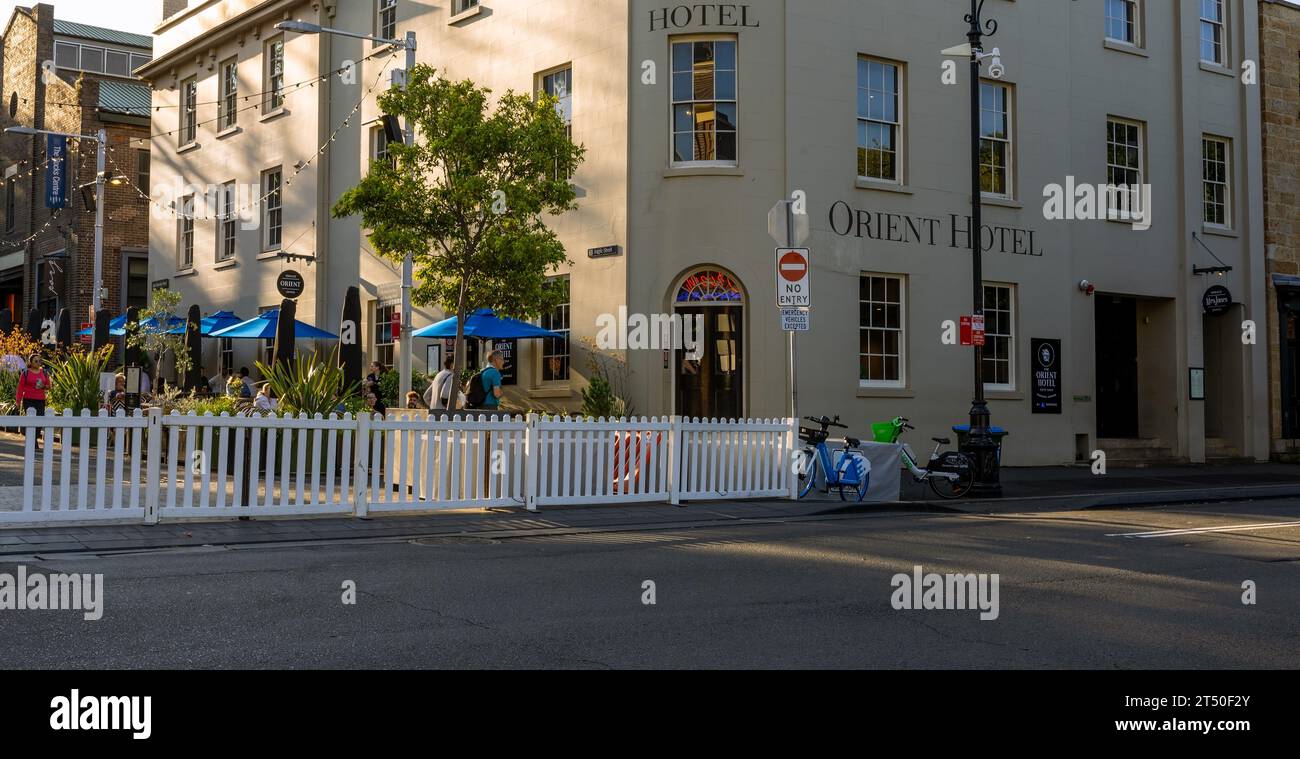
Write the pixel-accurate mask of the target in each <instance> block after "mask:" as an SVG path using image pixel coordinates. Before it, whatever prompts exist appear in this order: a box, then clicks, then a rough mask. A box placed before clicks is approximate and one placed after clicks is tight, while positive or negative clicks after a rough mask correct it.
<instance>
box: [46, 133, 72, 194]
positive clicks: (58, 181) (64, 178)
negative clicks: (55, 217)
mask: <svg viewBox="0 0 1300 759" xmlns="http://www.w3.org/2000/svg"><path fill="white" fill-rule="evenodd" d="M46 137H47V141H46V143H45V154H46V157H47V158H49V162H48V163H46V164H45V207H46V208H63V207H64V206H66V205H67V204H68V138H67V137H64V136H63V135H59V134H51V135H46Z"/></svg>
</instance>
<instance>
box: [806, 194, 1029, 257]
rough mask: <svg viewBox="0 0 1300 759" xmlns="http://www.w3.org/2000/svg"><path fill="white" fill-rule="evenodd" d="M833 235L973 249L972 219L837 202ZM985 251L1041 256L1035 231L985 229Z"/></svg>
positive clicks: (987, 226)
mask: <svg viewBox="0 0 1300 759" xmlns="http://www.w3.org/2000/svg"><path fill="white" fill-rule="evenodd" d="M830 224H831V231H832V232H834V233H835V234H837V235H839V236H840V237H857V238H866V239H869V240H880V241H882V242H898V243H919V244H922V245H946V246H948V247H949V248H970V247H971V217H970V216H967V215H963V214H955V213H950V214H945V215H944V216H943V217H932V216H913V215H911V214H903V213H889V212H886V211H865V210H862V209H855V208H853V207H852V206H850V205H849V204H848V203H845V202H844V201H842V200H840V201H836V202H835V204H834V205H832V206H831V211H830ZM981 230H982V234H981V235H980V238H981V241H982V242H983V250H984V251H986V252H989V253H1010V254H1013V255H1019V256H1041V255H1043V249H1042V248H1040V247H1038V241H1037V240H1036V239H1035V234H1034V230H1032V229H1022V228H1020V227H1004V226H998V225H994V224H983V225H981Z"/></svg>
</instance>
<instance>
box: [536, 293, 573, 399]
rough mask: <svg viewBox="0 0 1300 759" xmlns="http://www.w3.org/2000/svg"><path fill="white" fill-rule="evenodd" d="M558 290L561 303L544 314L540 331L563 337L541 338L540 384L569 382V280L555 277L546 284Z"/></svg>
mask: <svg viewBox="0 0 1300 759" xmlns="http://www.w3.org/2000/svg"><path fill="white" fill-rule="evenodd" d="M547 286H548V287H553V288H555V289H557V290H559V291H560V292H561V293H562V295H561V301H560V303H559V305H557V306H556V307H555V310H553V311H551V312H550V313H549V314H544V315H543V316H542V320H541V327H542V329H547V330H550V331H552V332H555V333H557V334H560V335H563V337H546V338H542V382H567V381H568V380H569V278H568V277H557V278H556V279H553V280H551V281H550V282H548V283H547Z"/></svg>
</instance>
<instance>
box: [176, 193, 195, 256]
mask: <svg viewBox="0 0 1300 759" xmlns="http://www.w3.org/2000/svg"><path fill="white" fill-rule="evenodd" d="M176 250H177V251H178V252H179V254H180V255H179V256H177V259H178V260H177V262H176V265H177V267H178V268H179V269H181V270H182V271H184V270H186V269H193V268H194V196H193V195H186V196H185V197H184V198H182V199H181V214H180V241H179V243H178V244H177V246H176Z"/></svg>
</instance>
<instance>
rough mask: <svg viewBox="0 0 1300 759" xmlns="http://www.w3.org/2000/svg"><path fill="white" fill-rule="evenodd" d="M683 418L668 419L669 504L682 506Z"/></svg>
mask: <svg viewBox="0 0 1300 759" xmlns="http://www.w3.org/2000/svg"><path fill="white" fill-rule="evenodd" d="M681 480H682V418H681V417H680V416H676V415H674V416H670V417H668V503H669V504H671V505H673V506H681V505H682V488H681Z"/></svg>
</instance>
